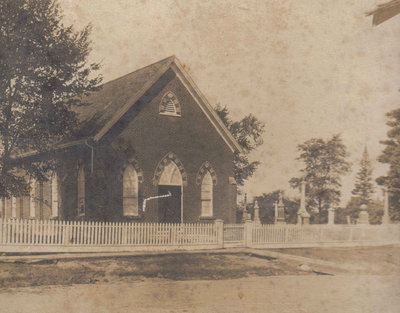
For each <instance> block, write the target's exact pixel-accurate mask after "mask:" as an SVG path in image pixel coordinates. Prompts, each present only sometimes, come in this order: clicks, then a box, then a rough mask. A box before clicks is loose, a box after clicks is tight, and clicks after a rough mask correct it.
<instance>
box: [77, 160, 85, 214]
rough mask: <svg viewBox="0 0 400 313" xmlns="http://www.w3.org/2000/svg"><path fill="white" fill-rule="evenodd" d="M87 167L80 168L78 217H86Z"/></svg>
mask: <svg viewBox="0 0 400 313" xmlns="http://www.w3.org/2000/svg"><path fill="white" fill-rule="evenodd" d="M85 207H86V201H85V167H84V165H81V166H79V169H78V216H84V215H85Z"/></svg>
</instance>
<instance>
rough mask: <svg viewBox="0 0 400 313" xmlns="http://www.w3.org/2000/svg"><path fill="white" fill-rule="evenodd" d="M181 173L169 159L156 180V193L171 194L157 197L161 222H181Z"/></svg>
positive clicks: (160, 194)
mask: <svg viewBox="0 0 400 313" xmlns="http://www.w3.org/2000/svg"><path fill="white" fill-rule="evenodd" d="M182 189H183V179H182V174H181V171H180V169H179V168H178V166H177V165H176V163H175V162H174V161H173V160H171V159H169V160H168V163H167V164H164V166H163V170H162V173H161V175H160V178H159V180H158V195H159V196H163V195H167V194H169V193H170V194H171V196H169V197H165V198H159V199H158V216H159V221H160V222H161V223H182V222H183V211H182V210H183V209H182V208H183V207H182Z"/></svg>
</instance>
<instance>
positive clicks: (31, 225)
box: [0, 219, 400, 252]
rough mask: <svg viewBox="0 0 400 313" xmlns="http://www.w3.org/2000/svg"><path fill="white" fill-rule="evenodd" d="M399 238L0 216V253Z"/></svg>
mask: <svg viewBox="0 0 400 313" xmlns="http://www.w3.org/2000/svg"><path fill="white" fill-rule="evenodd" d="M388 243H400V225H388V226H372V225H261V224H257V223H253V222H251V221H247V222H246V223H245V224H225V225H224V224H223V221H222V220H216V221H215V223H213V224H206V223H197V224H196V223H195V224H159V223H113V222H83V221H58V220H23V219H8V220H4V219H3V220H2V219H0V252H8V251H14V252H25V251H29V252H34V251H35V252H87V251H92V252H103V251H132V250H151V251H157V250H174V249H175V250H176V249H188V250H191V249H193V250H194V249H215V248H222V247H224V246H225V247H254V248H257V247H260V248H273V247H313V246H326V245H331V246H332V245H338V246H345V245H365V244H388Z"/></svg>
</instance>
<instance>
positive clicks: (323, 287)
mask: <svg viewBox="0 0 400 313" xmlns="http://www.w3.org/2000/svg"><path fill="white" fill-rule="evenodd" d="M0 304H1V305H0V312H15V313H17V312H21V313H22V312H31V313H35V312H38V313H39V312H40V313H47V312H71V313H72V312H73V313H79V312H96V313H102V312H119V313H124V312H152V313H155V312H170V313H172V312H175V313H178V312H198V313H200V312H213V313H214V312H215V313H218V312H221V313H224V312H226V313H228V312H229V313H235V312H269V313H274V312H279V313H282V312H284V313H291V312H296V313H298V312H307V313H313V312H335V313H336V312H351V313H358V312H360V313H361V312H362V313H369V312H370V313H376V312H385V313H392V312H393V313H397V312H398V308H399V307H400V277H398V276H397V277H396V276H336V277H332V276H273V277H272V276H271V277H252V278H241V279H233V280H218V281H215V280H214V281H208V280H203V281H199V280H193V281H165V280H160V279H153V280H145V281H137V282H132V283H125V282H124V283H108V284H104V283H101V284H95V285H74V286H69V287H65V286H64V287H63V286H52V287H36V288H19V289H14V290H10V291H9V292H8V293H6V294H5V293H3V294H0Z"/></svg>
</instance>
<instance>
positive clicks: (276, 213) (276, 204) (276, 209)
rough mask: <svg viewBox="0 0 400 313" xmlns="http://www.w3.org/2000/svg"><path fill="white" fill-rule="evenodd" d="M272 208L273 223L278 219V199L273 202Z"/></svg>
mask: <svg viewBox="0 0 400 313" xmlns="http://www.w3.org/2000/svg"><path fill="white" fill-rule="evenodd" d="M274 209H275V215H274V223H275V224H276V222H277V221H278V201H275V202H274Z"/></svg>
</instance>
